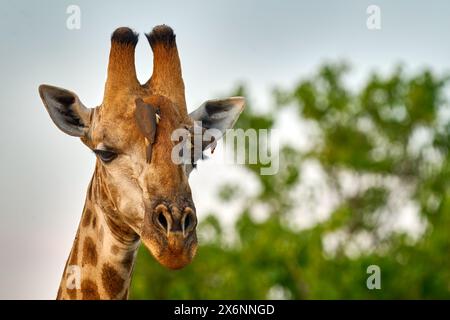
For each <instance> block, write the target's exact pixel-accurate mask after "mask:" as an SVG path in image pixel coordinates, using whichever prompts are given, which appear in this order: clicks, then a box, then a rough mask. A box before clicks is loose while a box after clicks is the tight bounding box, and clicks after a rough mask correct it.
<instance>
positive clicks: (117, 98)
mask: <svg viewBox="0 0 450 320" xmlns="http://www.w3.org/2000/svg"><path fill="white" fill-rule="evenodd" d="M146 38H147V40H148V42H149V43H150V46H151V49H152V51H153V73H152V76H151V77H150V79H149V80H148V81H147V82H146V83H145V84H141V83H140V82H139V81H138V79H137V77H136V70H135V63H134V53H135V47H136V44H137V42H138V34H137V33H136V32H134V31H133V30H132V29H130V28H128V27H121V28H118V29H116V30H115V31H114V32H113V34H112V36H111V49H110V55H109V63H108V69H107V79H106V83H105V90H104V96H103V100H102V103H101V104H100V105H99V106H97V107H94V108H88V107H86V106H84V105H83V103H82V102H81V100H80V99H79V98H78V96H77V95H76V94H75V93H74V92H72V91H69V90H66V89H62V88H59V87H55V86H50V85H45V84H43V85H41V86H40V87H39V94H40V97H41V99H42V101H43V103H44V106H45V108H46V110H47V112H48V113H49V115H50V118H51V120H52V121H53V122H54V124H55V125H56V126H57V127H58V128H59V129H60V130H61V131H63V132H64V133H66V134H68V135H70V136H75V137H79V138H80V140H81V141H82V142H83V143H84V144H85V145H86V146H87V147H88V148H89V149H91V150H92V151H93V152H94V154H95V156H96V164H95V169H94V173H93V176H92V178H91V181H90V183H89V187H88V190H87V194H86V200H85V205H84V209H83V213H82V216H81V221H80V223H79V226H78V229H77V232H76V236H75V240H74V242H73V246H72V249H71V251H70V255H69V257H68V259H67V262H66V266H65V268H64V272H63V275H62V279H61V283H60V286H59V290H58V294H57V299H83V300H91V299H127V298H128V290H129V286H130V282H131V276H132V272H133V266H134V263H135V259H136V253H137V249H138V247H139V246H140V244H141V243H142V244H143V245H144V246H145V247H146V248H147V249H148V250H149V251H150V252H151V253H152V255H153V256H154V258H155V259H156V260H157V261H158V262H159V263H160V264H162V265H163V266H165V267H167V268H169V269H179V268H182V267H184V266H186V265H187V264H189V263H190V262H191V261H192V259H193V257H194V256H195V254H196V251H197V236H196V226H197V217H196V211H195V206H194V203H193V200H192V195H191V189H190V186H189V181H188V178H189V174H190V173H191V171H192V170H193V168H195V165H196V162H197V160H199V159H200V158H201V157H202V152H203V151H204V150H206V149H208V148H214V146H215V143H216V141H217V140H218V139H220V138H221V137H222V136H223V134H224V133H225V131H226V130H227V129H229V128H232V127H233V125H234V124H235V122H236V121H237V119H238V117H239V115H240V113H241V112H242V110H243V108H244V104H245V100H244V98H242V97H230V98H226V99H218V100H208V101H206V102H205V103H203V104H202V105H201V106H200V107H198V108H197V109H196V110H195V111H193V112H191V113H190V114H188V112H187V107H186V101H185V91H184V83H183V79H182V72H181V64H180V58H179V55H178V49H177V45H176V41H175V34H174V32H173V30H172V29H171V28H170V27H169V26H166V25H160V26H156V27H154V28H153V30H152V31H151V32H150V33H148V34H146ZM198 123H200V124H201V125H200V128H201V130H200V134H201V135H204V134H205V131H207V130H208V129H214V130H216V132H218V133H217V134H216V135H214V136H210V137H208V138H207V139H206V140H205V139H203V140H202V142H201V147H200V149H201V152H200V154H199V153H198V152H195V151H194V152H193V153H188V152H186V156H184V155H183V152H182V151H181V152H178V153H179V156H181V157H184V158H186V157H187V158H188V159H187V161H183V162H181V163H179V162H175V161H173V157H172V152H173V150H174V147H175V146H176V145H177V143H179V142H180V141H181V142H182V141H183V139H179V140H178V141H174V140H173V137H172V133H173V132H174V131H175V130H177V129H179V128H182V129H185V130H186V131H187V132H188V133H189V135H188V137H187V138H186V139H185V141H184V144H183V146H184V148H183V149H181V150H188V151H190V149H191V148H195V145H194V144H192V143H191V142H192V139H193V137H194V136H195V133H194V131H195V130H194V129H193V128H195V126H196V124H198ZM197 127H198V125H197ZM203 138H204V137H203ZM188 155H189V156H188ZM185 160H186V159H185ZM74 268H76V269H74ZM73 270H78V272H79V273H78V275H79V278H74V274H73ZM74 279H75V280H74ZM77 279H78V280H77Z"/></svg>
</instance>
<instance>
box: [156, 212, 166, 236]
mask: <svg viewBox="0 0 450 320" xmlns="http://www.w3.org/2000/svg"><path fill="white" fill-rule="evenodd" d="M158 222H159V224H160V225H161V227H163V229H164V230H165V231H167V228H168V224H167V219H166V217H165V216H164V213H162V212H159V213H158Z"/></svg>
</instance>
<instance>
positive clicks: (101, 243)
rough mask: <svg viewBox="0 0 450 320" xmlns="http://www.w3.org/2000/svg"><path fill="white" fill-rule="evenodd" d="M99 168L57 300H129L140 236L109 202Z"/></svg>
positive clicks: (92, 183)
mask: <svg viewBox="0 0 450 320" xmlns="http://www.w3.org/2000/svg"><path fill="white" fill-rule="evenodd" d="M98 171H99V170H98V167H96V171H95V173H94V175H93V177H92V180H91V183H90V184H89V188H88V192H87V196H86V202H85V205H84V209H83V215H82V217H81V222H80V224H79V227H78V231H77V234H76V237H75V240H74V243H73V246H72V250H71V252H70V255H69V258H68V259H67V263H66V266H65V268H64V273H63V276H62V279H61V284H60V286H59V290H58V296H57V299H88V300H92V299H127V297H128V289H129V286H130V282H131V275H132V271H133V266H134V261H135V258H136V253H137V249H138V247H139V244H140V240H139V237H138V235H137V234H136V233H135V232H134V231H133V230H131V228H130V227H129V226H128V225H126V224H125V223H124V222H123V221H121V219H120V218H119V215H118V214H117V213H116V211H115V208H114V206H113V205H111V203H110V202H109V201H108V197H107V193H106V192H105V191H106V190H105V187H104V184H103V183H102V177H101V175H99V174H97V173H98Z"/></svg>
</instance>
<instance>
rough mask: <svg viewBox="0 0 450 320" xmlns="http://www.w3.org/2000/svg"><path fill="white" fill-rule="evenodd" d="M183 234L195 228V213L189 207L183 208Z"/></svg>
mask: <svg viewBox="0 0 450 320" xmlns="http://www.w3.org/2000/svg"><path fill="white" fill-rule="evenodd" d="M182 223H183V235H186V234H188V233H190V232H191V231H192V230H194V229H195V225H196V219H195V213H194V212H193V211H192V209H190V208H186V209H185V215H184V217H183V221H182Z"/></svg>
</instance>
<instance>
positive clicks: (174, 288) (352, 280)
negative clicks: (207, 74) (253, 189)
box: [131, 64, 450, 299]
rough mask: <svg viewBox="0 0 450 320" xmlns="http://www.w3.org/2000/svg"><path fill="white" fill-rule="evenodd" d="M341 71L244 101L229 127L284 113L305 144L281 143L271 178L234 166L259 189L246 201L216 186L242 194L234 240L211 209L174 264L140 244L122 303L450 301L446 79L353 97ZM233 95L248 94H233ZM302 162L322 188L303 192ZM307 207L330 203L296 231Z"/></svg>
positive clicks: (427, 77) (264, 122)
mask: <svg viewBox="0 0 450 320" xmlns="http://www.w3.org/2000/svg"><path fill="white" fill-rule="evenodd" d="M348 71H349V68H348V66H347V65H346V64H328V65H324V66H322V67H321V68H320V69H319V70H318V72H317V73H316V74H315V75H313V76H312V77H310V78H308V79H303V80H302V81H300V82H299V83H298V84H297V85H295V86H294V88H292V89H278V90H276V91H275V93H274V97H275V101H276V103H275V106H274V107H273V108H272V109H270V110H269V111H268V112H267V113H264V114H260V113H257V112H256V110H255V109H256V107H255V106H252V105H251V103H249V104H248V105H247V108H246V110H245V112H244V113H243V115H242V116H241V118H240V120H239V121H238V123H237V127H239V128H243V129H247V128H255V129H260V128H261V129H270V128H273V127H274V126H276V125H277V121H279V120H278V115H279V114H280V113H282V112H283V111H286V110H288V109H289V108H290V109H291V110H292V109H294V110H295V112H296V114H297V116H298V119H297V120H298V123H299V124H300V123H304V124H306V126H304V127H305V128H307V130H306V131H305V130H304V131H305V135H308V134H311V135H310V136H311V137H310V138H308V140H309V141H310V142H311V145H310V146H309V147H307V148H303V147H299V146H295V145H292V144H287V143H285V144H283V145H282V147H281V150H280V169H279V172H278V174H276V175H272V176H261V175H260V174H259V169H260V167H261V166H260V165H258V164H252V165H247V166H245V169H246V170H248V171H249V172H251V173H252V175H253V176H254V177H255V179H256V180H257V181H258V183H259V185H260V187H261V188H259V190H260V191H259V193H258V194H256V195H252V196H246V195H245V194H244V193H242V192H240V190H243V188H244V187H243V186H242V185H241V181H235V182H234V183H233V184H230V185H224V186H222V187H221V188H220V190H218V192H217V194H218V198H219V200H220V201H223V202H224V203H227V202H230V201H233V199H236V198H239V197H241V198H242V197H244V199H243V200H244V201H242V202H241V203H244V205H243V207H242V209H241V213H240V215H239V217H238V219H237V221H236V224H235V228H234V230H233V237H232V238H233V239H232V240H230V239H229V237H226V236H225V232H224V228H223V226H222V224H221V223H220V221H219V219H217V215H215V214H214V213H211V214H210V215H208V216H207V218H206V219H204V220H203V221H201V223H200V225H199V233H200V240H201V241H200V248H199V252H198V255H197V257H196V258H195V260H194V262H193V263H192V264H191V265H189V266H188V267H186V268H185V269H183V270H180V271H170V270H166V269H164V268H163V267H161V266H160V265H158V264H157V263H156V262H155V261H154V259H153V258H152V257H151V256H150V254H149V253H148V252H147V250H145V249H143V248H142V249H141V250H140V252H139V257H138V263H137V265H136V268H135V275H134V278H133V282H132V294H131V297H132V298H137V299H144V298H145V299H266V298H288V299H338V298H348V299H388V298H412V299H416V298H447V299H448V298H450V240H449V239H450V237H449V230H450V184H449V181H450V154H449V149H450V121H449V118H450V117H449V114H450V112H449V111H450V110H449V107H448V104H447V100H446V97H445V90H446V89H447V88H446V86H447V83H448V79H447V78H445V77H442V76H438V75H436V74H434V73H432V72H431V71H429V70H425V71H422V72H418V73H416V74H413V75H411V74H408V73H406V72H405V71H404V70H402V68H397V69H396V70H394V71H393V72H392V73H391V74H389V75H388V76H382V75H380V74H377V73H374V74H372V75H371V76H370V77H369V79H368V80H367V81H366V83H365V84H364V85H363V86H362V87H359V89H358V90H354V91H352V90H350V89H349V88H348V86H346V85H345V83H346V82H345V76H346V75H347V74H348ZM447 92H448V91H447ZM236 94H239V95H244V96H247V94H246V92H245V90H244V88H243V87H241V88H239V89H238V90H237V92H236ZM293 132H295V130H293ZM312 132H313V133H314V134H312ZM308 163H309V164H313V165H314V166H315V167H316V169H317V168H318V170H319V171H320V172H321V173H322V178H321V181H322V183H323V184H324V185H325V189H323V190H322V189H314V188H311V186H309V187H305V183H306V182H307V181H306V180H307V179H306V178H304V176H305V175H304V173H305V170H307V169H308V167H305V164H308ZM308 170H309V169H308ZM302 186H303V187H302ZM320 190H322V191H320ZM314 199H316V200H314ZM317 199H319V200H318V201H317ZM329 199H333V201H331V200H329ZM241 200H242V199H241ZM309 201H310V202H311V206H310V207H320V206H323V203H326V202H327V201H328V202H330V201H331V202H332V205H331V206H330V207H331V209H330V210H329V211H330V212H328V214H327V215H326V216H324V217H323V218H321V219H318V220H317V221H314V223H312V224H311V225H309V226H307V227H299V226H296V224H295V223H294V222H293V221H296V220H299V219H300V220H301V218H302V217H303V216H304V215H305V214H307V212H306V213H305V211H308V210H305V209H303V210H300V209H299V208H300V207H302V204H304V203H308V202H309ZM262 206H263V207H265V208H266V211H268V213H269V214H268V216H267V218H266V219H264V220H263V221H261V220H260V219H255V217H254V213H255V212H258V210H261V209H260V208H261V207H262ZM408 208H409V209H408ZM407 209H408V210H409V211H410V212H411V211H412V215H414V214H416V215H418V217H419V221H420V224H419V228H416V230H413V231H408V230H405V229H401V228H398V227H396V226H397V225H398V224H397V222H399V221H400V220H401V215H402V212H403V211H405V210H407ZM410 214H411V213H410ZM370 265H378V266H379V267H380V269H381V286H382V287H381V289H380V290H369V289H368V288H367V286H366V280H367V278H368V276H369V275H368V274H367V272H366V270H367V267H368V266H370Z"/></svg>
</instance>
